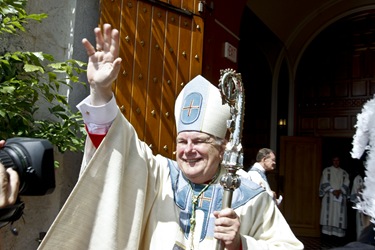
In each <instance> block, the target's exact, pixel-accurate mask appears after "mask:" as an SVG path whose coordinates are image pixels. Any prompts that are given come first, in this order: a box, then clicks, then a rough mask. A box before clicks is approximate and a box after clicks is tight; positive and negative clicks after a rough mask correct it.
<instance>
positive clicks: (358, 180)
mask: <svg viewBox="0 0 375 250" xmlns="http://www.w3.org/2000/svg"><path fill="white" fill-rule="evenodd" d="M362 190H363V177H362V176H361V175H360V174H358V175H357V176H356V177H354V179H353V185H352V190H351V192H350V201H351V202H353V203H354V205H355V204H357V203H358V202H359V201H360V197H361V193H362ZM363 216H364V215H363V213H362V212H361V211H359V210H358V209H356V213H355V218H356V220H355V224H356V233H357V239H359V237H360V235H361V232H362V230H363V228H364V220H365V219H364V218H363Z"/></svg>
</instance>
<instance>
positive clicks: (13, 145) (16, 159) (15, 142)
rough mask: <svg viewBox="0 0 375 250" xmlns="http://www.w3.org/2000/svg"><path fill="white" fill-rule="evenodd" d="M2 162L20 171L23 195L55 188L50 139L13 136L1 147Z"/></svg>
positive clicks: (47, 191)
mask: <svg viewBox="0 0 375 250" xmlns="http://www.w3.org/2000/svg"><path fill="white" fill-rule="evenodd" d="M0 162H1V163H2V164H3V165H4V166H5V167H6V168H10V167H11V168H13V169H14V170H15V171H16V172H17V173H18V175H19V177H20V192H19V193H20V194H21V195H45V194H48V193H51V192H52V191H53V190H54V188H55V171H54V158H53V146H52V144H51V143H50V142H49V141H48V140H45V139H34V138H21V137H16V138H11V139H9V140H7V142H6V144H5V147H4V148H2V149H0Z"/></svg>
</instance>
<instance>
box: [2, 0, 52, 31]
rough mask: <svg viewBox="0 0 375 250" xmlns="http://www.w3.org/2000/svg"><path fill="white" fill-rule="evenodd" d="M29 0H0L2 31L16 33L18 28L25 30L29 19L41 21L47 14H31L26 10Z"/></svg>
mask: <svg viewBox="0 0 375 250" xmlns="http://www.w3.org/2000/svg"><path fill="white" fill-rule="evenodd" d="M26 3H27V0H17V1H15V0H0V21H1V22H0V33H3V32H7V33H11V34H15V33H16V32H17V30H21V31H25V28H24V25H25V24H27V21H28V20H35V21H39V22H40V21H41V20H42V19H44V18H46V17H47V14H44V13H42V14H31V15H28V14H27V13H26V11H25V6H26Z"/></svg>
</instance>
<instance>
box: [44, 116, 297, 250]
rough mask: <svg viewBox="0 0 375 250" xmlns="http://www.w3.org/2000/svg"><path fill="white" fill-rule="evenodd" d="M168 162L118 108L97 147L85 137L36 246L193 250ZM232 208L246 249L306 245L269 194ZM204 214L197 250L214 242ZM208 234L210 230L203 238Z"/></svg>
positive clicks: (199, 214)
mask: <svg viewBox="0 0 375 250" xmlns="http://www.w3.org/2000/svg"><path fill="white" fill-rule="evenodd" d="M91 154H92V158H91V159H89V158H90V157H88V155H91ZM168 162H169V161H168V160H167V159H166V158H165V157H163V156H160V155H159V156H154V155H153V154H152V151H151V150H150V149H149V147H148V146H147V145H146V144H145V143H144V142H142V141H140V140H139V139H138V137H137V135H136V132H135V130H134V128H133V127H132V126H131V124H130V123H129V122H128V121H127V120H126V119H125V117H124V116H123V115H122V114H121V113H120V112H119V114H118V115H117V117H116V119H115V120H114V122H113V124H112V126H111V128H110V130H109V131H108V134H107V135H106V137H105V138H104V140H103V141H102V143H101V144H100V146H99V148H98V149H97V150H96V151H95V149H94V148H93V145H92V144H91V142H90V139H88V140H87V143H86V149H85V157H84V161H83V170H82V174H81V176H80V178H79V180H78V182H77V184H76V186H75V188H74V189H73V191H72V193H71V195H70V196H69V198H68V199H67V201H66V203H65V205H64V206H63V208H62V210H61V211H60V213H59V214H58V216H57V218H56V220H55V221H54V223H53V224H52V226H51V228H50V229H49V231H48V232H47V235H46V236H45V238H44V240H43V241H42V243H41V245H40V246H39V249H40V250H45V249H48V250H49V249H51V250H59V249H62V250H67V249H69V250H83V249H84V250H86V249H98V250H103V249H106V250H107V249H110V250H115V249H129V250H136V249H155V250H160V249H163V250H165V249H171V250H172V249H191V248H190V246H191V239H192V238H191V235H190V234H189V233H188V234H187V232H188V231H187V228H185V227H184V226H189V227H190V223H189V216H187V218H182V217H183V215H184V214H183V213H182V212H183V209H182V208H181V207H179V206H177V205H176V201H175V199H177V198H176V197H174V190H173V188H172V185H173V183H172V181H171V178H172V177H171V175H172V173H171V171H172V170H170V168H169V165H168ZM86 164H87V165H86ZM223 171H224V170H223ZM223 171H222V172H223ZM175 172H177V173H180V174H181V171H179V170H178V168H177V170H176V171H175ZM181 178H184V177H183V176H180V179H181ZM181 180H182V179H181ZM249 183H250V182H249ZM245 184H246V180H245ZM214 185H216V187H218V186H220V184H218V181H216V183H214V184H213V186H214ZM241 185H242V184H241ZM254 186H255V185H254ZM189 190H190V189H189ZM237 190H238V189H237ZM237 190H236V191H237ZM190 191H191V190H190ZM236 191H235V192H236ZM204 194H205V193H204ZM186 197H190V196H186ZM234 197H236V195H235V194H234ZM202 202H203V199H202ZM213 205H215V206H217V205H220V206H221V204H213ZM235 211H236V213H237V214H238V215H239V216H240V221H241V227H240V234H241V241H242V249H244V250H245V249H288V250H292V249H303V244H302V243H301V242H300V241H299V240H298V239H297V238H296V237H295V236H294V234H293V232H292V231H291V229H290V227H289V225H288V224H287V222H286V221H285V219H284V217H283V215H282V214H281V212H280V211H279V209H278V208H277V207H276V206H275V203H274V202H273V201H272V199H271V198H270V196H269V195H268V194H267V193H265V192H260V193H259V192H258V195H256V196H255V197H254V198H252V199H251V200H249V201H247V202H246V203H245V204H244V205H241V206H239V207H237V208H235ZM185 215H186V214H185ZM204 216H205V215H204V214H203V212H202V211H201V210H197V211H196V220H197V224H196V227H195V231H194V232H195V233H194V237H193V239H194V249H204V250H207V249H214V247H215V244H216V240H215V239H214V238H213V231H212V230H213V228H210V226H212V221H213V220H214V219H213V218H212V215H209V216H210V220H211V223H209V224H204V223H202V218H203V217H204ZM186 219H187V220H186ZM184 222H187V224H186V223H185V224H184ZM203 231H204V232H207V235H205V237H204V238H203V240H201V241H200V240H199V239H200V237H201V235H202V232H203Z"/></svg>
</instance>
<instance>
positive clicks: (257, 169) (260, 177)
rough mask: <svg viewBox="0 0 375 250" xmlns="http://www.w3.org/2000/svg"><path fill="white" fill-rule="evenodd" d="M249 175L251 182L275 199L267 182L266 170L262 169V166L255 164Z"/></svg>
mask: <svg viewBox="0 0 375 250" xmlns="http://www.w3.org/2000/svg"><path fill="white" fill-rule="evenodd" d="M247 173H248V174H249V177H250V180H252V181H253V182H255V183H256V184H258V185H260V186H261V187H263V188H264V189H265V190H266V191H267V193H268V194H269V195H271V197H273V192H272V190H271V187H270V185H269V184H268V181H267V177H266V170H265V169H264V168H263V167H262V165H260V164H259V163H258V162H256V163H254V165H253V166H252V167H251V169H250V170H249V171H248V172H247ZM261 173H262V174H261Z"/></svg>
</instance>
